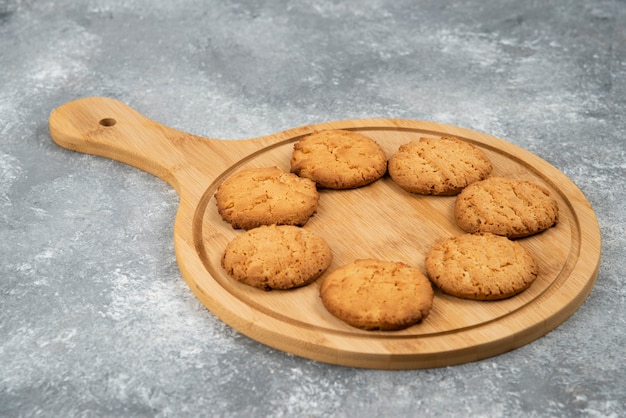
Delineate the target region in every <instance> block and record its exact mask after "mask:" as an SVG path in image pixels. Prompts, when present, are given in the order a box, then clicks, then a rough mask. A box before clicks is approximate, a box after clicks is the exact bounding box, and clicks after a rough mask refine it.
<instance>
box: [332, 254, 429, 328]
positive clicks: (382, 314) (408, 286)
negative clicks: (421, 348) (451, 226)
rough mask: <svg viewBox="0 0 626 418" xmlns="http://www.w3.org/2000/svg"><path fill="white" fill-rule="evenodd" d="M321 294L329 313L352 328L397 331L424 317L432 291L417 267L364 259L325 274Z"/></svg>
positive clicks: (427, 310)
mask: <svg viewBox="0 0 626 418" xmlns="http://www.w3.org/2000/svg"><path fill="white" fill-rule="evenodd" d="M320 297H321V299H322V303H323V304H324V306H325V307H326V309H327V310H328V311H329V312H330V313H331V314H332V315H334V316H335V317H337V318H339V319H340V320H342V321H344V322H345V323H347V324H349V325H351V326H353V327H355V328H360V329H365V330H398V329H403V328H407V327H409V326H411V325H413V324H416V323H418V322H420V321H421V320H423V319H424V318H426V316H427V315H428V313H429V312H430V309H431V306H432V303H433V298H434V291H433V289H432V285H431V283H430V282H429V281H428V278H426V276H424V274H422V272H421V271H420V270H419V269H417V268H414V267H411V266H409V265H407V264H404V263H401V262H390V261H381V260H374V259H366V260H356V261H354V262H353V263H351V264H347V265H344V266H342V267H339V268H338V269H336V270H334V271H333V272H331V273H330V274H329V275H328V276H326V277H325V278H324V281H323V282H322V285H321V287H320Z"/></svg>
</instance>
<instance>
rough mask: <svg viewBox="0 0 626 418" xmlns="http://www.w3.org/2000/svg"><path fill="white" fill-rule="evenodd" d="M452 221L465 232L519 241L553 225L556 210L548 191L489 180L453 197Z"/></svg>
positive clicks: (517, 182) (527, 183) (515, 182)
mask: <svg viewBox="0 0 626 418" xmlns="http://www.w3.org/2000/svg"><path fill="white" fill-rule="evenodd" d="M454 217H455V219H456V222H457V225H458V226H459V227H460V228H461V229H462V230H463V231H465V232H492V233H494V234H497V235H504V236H506V237H509V238H521V237H525V236H528V235H532V234H536V233H538V232H542V231H544V230H546V229H548V228H550V227H552V226H554V225H556V224H557V223H558V218H559V207H558V204H557V202H556V201H555V200H554V199H553V198H552V197H551V195H550V191H549V190H547V189H546V188H544V187H542V186H540V185H538V184H536V183H533V182H530V181H525V180H514V179H508V178H504V177H491V178H488V179H486V180H483V181H480V182H476V183H473V184H471V185H470V186H468V187H467V188H465V189H464V190H463V191H462V192H461V193H460V194H459V195H458V196H457V199H456V202H455V206H454Z"/></svg>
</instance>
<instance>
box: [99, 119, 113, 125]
mask: <svg viewBox="0 0 626 418" xmlns="http://www.w3.org/2000/svg"><path fill="white" fill-rule="evenodd" d="M99 123H100V125H102V126H113V125H115V124H116V123H117V121H116V120H115V119H113V118H104V119H101V120H100V122H99Z"/></svg>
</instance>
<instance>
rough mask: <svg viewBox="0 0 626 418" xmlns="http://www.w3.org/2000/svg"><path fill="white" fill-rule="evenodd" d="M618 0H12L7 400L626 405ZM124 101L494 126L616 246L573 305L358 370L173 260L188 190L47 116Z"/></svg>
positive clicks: (282, 406) (445, 411) (154, 407)
mask: <svg viewBox="0 0 626 418" xmlns="http://www.w3.org/2000/svg"><path fill="white" fill-rule="evenodd" d="M625 28H626V3H625V2H624V1H623V0H606V1H605V0H600V1H582V0H572V1H568V0H553V1H518V0H510V1H495V2H483V1H479V0H469V1H458V0H457V1H447V2H446V1H444V2H442V1H439V0H430V1H390V0H389V1H384V0H366V1H363V0H358V1H357V0H353V1H331V0H316V1H311V2H304V1H258V2H253V1H200V0H195V1H194V0H182V1H171V0H167V1H166V0H139V1H130V0H114V1H95V0H78V1H77V0H56V1H43V0H41V1H35V0H0V69H1V70H0V416H3V417H4V416H8V417H13V416H16V417H17V416H52V417H69V416H84V417H91V416H241V417H247V416H260V417H264V416H276V417H292V416H316V417H317V416H337V417H380V416H468V415H472V416H505V415H506V416H554V417H560V416H594V417H595V416H601V417H605V416H615V417H617V416H623V415H624V414H625V413H626V383H625V382H626V362H625V358H626V348H625V347H626V289H625V286H624V271H626V262H625V257H624V247H625V245H624V244H625V236H626V223H625V220H624V219H625V218H626V203H625V202H626V187H625V186H626V182H625V180H624V177H625V175H626V140H625V138H624V136H625V135H626V116H625V111H626V32H625V31H626V29H625ZM91 95H99V96H108V97H113V98H116V99H119V100H122V101H124V102H126V103H128V104H130V105H131V106H132V107H134V108H136V109H137V110H139V111H140V112H142V113H144V114H145V115H147V116H149V117H151V118H153V119H155V120H157V121H159V122H162V123H164V124H166V125H169V126H171V127H174V128H177V129H180V130H183V131H187V132H191V133H195V134H198V135H202V136H206V137H213V138H225V139H233V138H250V137H257V136H261V135H265V134H271V133H274V132H278V131H281V130H285V129H289V128H293V127H297V126H301V125H308V124H312V123H318V122H324V121H331V120H341V119H352V118H367V117H393V118H407V119H422V120H433V121H438V122H443V123H448V124H453V125H459V126H463V127H467V128H470V129H475V130H479V131H484V132H488V133H490V134H493V135H495V136H498V137H500V138H503V139H505V140H507V141H510V142H512V143H515V144H517V145H519V146H521V147H523V148H526V149H528V150H529V151H531V152H533V153H535V154H537V155H539V156H540V157H542V158H544V159H546V160H547V161H548V162H550V163H551V164H553V165H554V166H556V167H557V168H559V169H560V170H562V171H563V172H564V173H566V174H567V175H568V176H569V177H570V178H571V179H572V180H573V181H574V182H575V183H576V184H577V185H578V186H579V187H580V188H581V190H582V191H583V192H584V193H585V194H586V196H587V197H588V198H589V200H590V202H591V204H592V205H593V206H594V208H595V209H596V212H597V215H598V219H599V223H600V227H601V231H602V236H603V259H602V260H603V261H602V264H601V269H600V274H599V276H598V280H597V284H596V286H595V288H594V289H593V292H592V293H591V295H590V296H589V298H588V299H587V301H586V302H585V303H584V305H583V306H582V307H581V308H580V309H579V310H578V311H577V312H576V314H575V315H573V316H572V317H571V318H570V319H569V320H567V321H566V322H565V323H564V324H563V325H561V326H560V327H558V328H557V329H556V330H554V331H553V332H551V333H550V334H548V335H546V336H545V337H543V338H540V339H539V340H537V341H535V342H533V343H531V344H529V345H526V346H524V347H522V348H520V349H518V350H515V351H513V352H510V353H507V354H503V355H500V356H497V357H494V358H490V359H487V360H483V361H479V362H476V363H471V364H465V365H461V366H455V367H448V368H441V369H434V370H413V371H377V370H359V369H352V368H345V367H337V366H331V365H326V364H322V363H318V362H314V361H309V360H305V359H301V358H298V357H295V356H292V355H289V354H285V353H283V352H280V351H277V350H274V349H271V348H268V347H266V346H264V345H261V344H259V343H257V342H255V341H252V340H250V339H249V338H247V337H245V336H243V335H241V334H239V333H238V332H236V331H234V330H232V329H231V328H229V327H228V326H226V325H224V324H223V323H222V322H221V321H220V320H218V319H217V318H216V317H214V316H213V315H212V314H211V313H210V312H209V311H208V310H207V309H205V308H204V307H203V306H202V305H201V304H200V303H199V302H198V301H197V300H196V299H195V297H194V296H193V295H192V293H191V292H190V290H189V289H188V288H187V286H186V285H185V283H184V282H183V280H182V279H181V277H180V273H179V270H178V266H177V264H176V260H175V257H174V249H173V243H172V241H173V239H172V234H173V231H172V229H173V220H174V216H175V213H176V209H177V205H178V197H177V195H176V194H175V192H174V191H173V190H172V189H170V188H169V186H168V185H166V184H165V183H164V182H162V181H161V180H159V179H157V178H155V177H153V176H151V175H149V174H146V173H144V172H141V171H139V170H137V169H134V168H131V167H129V166H126V165H123V164H121V163H117V162H114V161H111V160H107V159H103V158H98V157H92V156H87V155H83V154H77V153H72V152H70V151H67V150H65V149H62V148H60V147H58V146H56V145H55V144H54V143H53V142H52V141H51V140H50V137H49V134H48V128H47V119H48V115H49V113H50V112H51V111H52V109H53V108H55V107H56V106H58V105H60V104H63V103H64V102H67V101H70V100H73V99H76V98H79V97H83V96H91Z"/></svg>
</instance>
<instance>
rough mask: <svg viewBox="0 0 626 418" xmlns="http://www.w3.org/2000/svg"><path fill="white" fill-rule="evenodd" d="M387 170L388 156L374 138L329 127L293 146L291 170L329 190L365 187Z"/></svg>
mask: <svg viewBox="0 0 626 418" xmlns="http://www.w3.org/2000/svg"><path fill="white" fill-rule="evenodd" d="M386 171H387V156H386V155H385V152H384V151H383V150H382V148H381V147H380V146H379V145H378V144H377V143H376V142H375V141H374V140H373V139H371V138H368V137H367V136H364V135H361V134H358V133H356V132H351V131H344V130H328V131H320V132H315V133H312V134H310V135H307V136H305V137H304V138H302V139H300V140H299V141H298V142H296V144H295V145H294V148H293V154H292V157H291V172H292V173H295V174H297V175H299V176H300V177H305V178H309V179H311V180H313V181H314V182H316V183H317V184H318V185H319V186H320V187H324V188H327V189H351V188H355V187H361V186H365V185H366V184H370V183H372V182H373V181H375V180H378V179H379V178H380V177H382V176H383V175H384V174H385V172H386Z"/></svg>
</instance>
